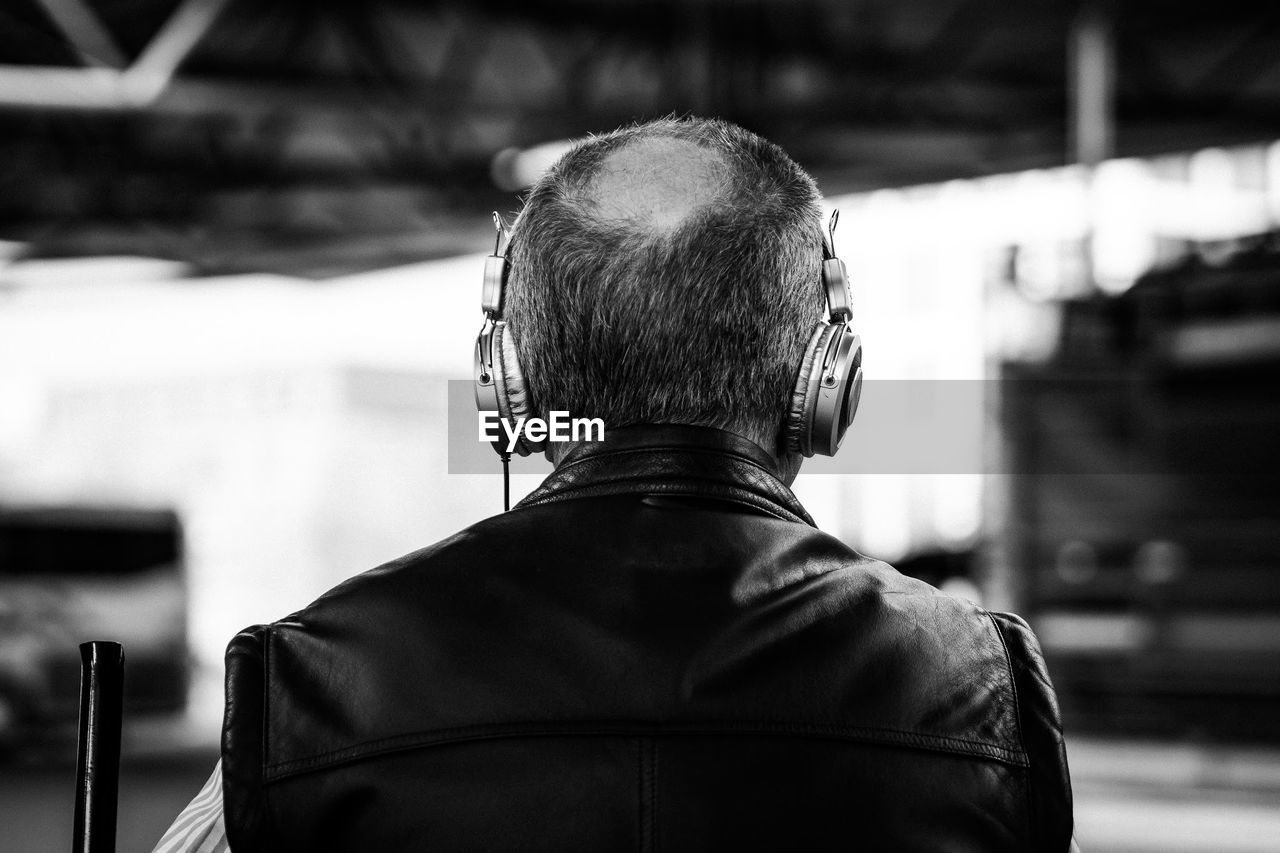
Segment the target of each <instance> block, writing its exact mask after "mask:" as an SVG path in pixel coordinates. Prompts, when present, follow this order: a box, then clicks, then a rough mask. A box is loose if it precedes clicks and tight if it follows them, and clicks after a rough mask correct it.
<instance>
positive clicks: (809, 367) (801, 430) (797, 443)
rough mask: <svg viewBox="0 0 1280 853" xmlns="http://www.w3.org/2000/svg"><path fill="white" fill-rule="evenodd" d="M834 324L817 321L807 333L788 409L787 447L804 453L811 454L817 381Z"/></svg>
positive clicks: (833, 331)
mask: <svg viewBox="0 0 1280 853" xmlns="http://www.w3.org/2000/svg"><path fill="white" fill-rule="evenodd" d="M836 330H837V327H836V326H834V325H829V324H827V323H818V324H817V325H816V326H815V327H814V330H813V334H812V335H811V336H810V337H809V345H808V346H807V347H805V351H804V357H803V358H802V359H801V360H800V370H799V371H798V372H797V373H796V384H795V389H794V390H792V392H791V405H790V407H788V409H787V428H786V429H787V432H786V447H787V449H788V450H790V451H792V452H794V453H799V454H801V455H803V456H805V457H809V456H812V455H813V420H814V411H815V409H816V408H817V405H818V381H819V380H820V379H821V377H822V364H821V361H822V356H823V354H824V353H825V352H826V351H827V346H828V345H829V344H830V342H831V336H832V335H834V334H835V333H836Z"/></svg>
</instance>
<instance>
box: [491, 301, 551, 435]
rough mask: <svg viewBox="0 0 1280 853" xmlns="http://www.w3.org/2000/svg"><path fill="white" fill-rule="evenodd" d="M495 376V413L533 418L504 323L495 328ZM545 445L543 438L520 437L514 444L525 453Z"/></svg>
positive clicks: (512, 420)
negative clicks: (534, 439)
mask: <svg viewBox="0 0 1280 853" xmlns="http://www.w3.org/2000/svg"><path fill="white" fill-rule="evenodd" d="M493 334H494V371H493V373H494V377H493V382H494V385H495V386H496V391H497V397H498V414H499V415H500V416H502V417H503V418H504V419H506V421H507V422H508V423H511V424H515V423H517V422H518V421H522V420H525V419H527V418H529V417H532V415H533V414H534V412H533V398H532V397H531V396H530V394H529V388H528V386H527V385H526V384H525V381H524V372H523V371H522V370H521V369H520V359H519V356H517V355H516V340H515V336H514V335H513V334H511V330H510V329H509V328H508V327H507V324H506V323H498V324H496V325H495V327H494V330H493ZM545 446H546V442H545V441H537V442H534V441H529V440H528V439H527V438H524V437H522V438H521V439H520V441H519V442H518V443H517V445H516V452H518V453H519V454H520V455H521V456H528V455H529V454H530V453H533V452H537V451H540V450H542V449H543V447H545Z"/></svg>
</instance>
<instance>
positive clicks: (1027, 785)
mask: <svg viewBox="0 0 1280 853" xmlns="http://www.w3.org/2000/svg"><path fill="white" fill-rule="evenodd" d="M987 617H988V618H989V619H990V620H991V624H992V625H993V626H995V629H996V636H997V637H999V638H1000V647H1001V648H1002V649H1003V650H1004V662H1005V666H1006V667H1007V668H1008V670H1009V690H1010V691H1012V692H1013V724H1014V726H1016V727H1017V730H1018V747H1019V748H1020V749H1021V750H1022V753H1023V755H1026V756H1027V767H1030V766H1031V754H1030V753H1029V752H1027V743H1026V741H1025V740H1024V739H1023V737H1022V706H1021V703H1020V702H1019V701H1018V674H1017V673H1016V672H1015V671H1014V669H1013V656H1012V655H1010V654H1009V641H1008V640H1007V639H1005V636H1004V630H1003V629H1001V627H1000V620H999V619H997V618H996V617H995V614H993V613H991V612H990V611H987ZM1022 797H1023V799H1024V800H1026V803H1027V811H1026V817H1027V826H1026V831H1027V837H1028V838H1031V837H1032V834H1033V833H1032V821H1033V820H1034V819H1035V817H1034V812H1032V807H1033V806H1034V805H1035V803H1034V801H1033V798H1032V796H1031V774H1030V773H1028V774H1027V775H1026V778H1025V781H1024V784H1023V786H1022Z"/></svg>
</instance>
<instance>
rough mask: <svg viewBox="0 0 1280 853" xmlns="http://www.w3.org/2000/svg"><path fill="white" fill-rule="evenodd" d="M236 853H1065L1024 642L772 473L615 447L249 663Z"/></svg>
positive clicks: (285, 627)
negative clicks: (822, 520)
mask: <svg viewBox="0 0 1280 853" xmlns="http://www.w3.org/2000/svg"><path fill="white" fill-rule="evenodd" d="M223 784H224V798H225V799H224V806H225V811H226V821H227V830H228V835H229V837H230V841H231V849H232V850H234V851H235V853H251V851H259V850H263V851H267V850H269V851H273V853H278V851H287V850H306V851H315V850H377V851H392V850H512V849H520V850H555V851H568V850H608V851H612V850H755V849H768V850H781V849H786V850H817V849H835V848H840V849H855V850H872V851H880V850H910V851H931V853H932V851H979V850H980V851H1028V850H1054V851H1065V850H1067V848H1068V844H1069V840H1070V836H1071V828H1072V819H1071V791H1070V783H1069V780H1068V777H1067V766H1066V757H1065V754H1064V751H1063V743H1062V733H1061V728H1060V725H1059V718H1058V710H1057V705H1056V702H1055V698H1054V694H1053V689H1052V687H1051V686H1050V684H1049V679H1048V676H1047V674H1046V672H1045V667H1044V662H1043V660H1042V659H1041V656H1040V652H1039V649H1038V648H1037V645H1036V640H1035V638H1034V637H1033V636H1032V634H1031V631H1030V630H1029V629H1028V628H1027V626H1026V624H1025V623H1023V622H1022V621H1021V620H1020V619H1018V617H1016V616H1009V615H1004V614H996V613H988V612H986V611H984V610H981V609H979V608H977V607H975V606H973V605H971V604H969V603H967V602H964V601H959V600H956V599H953V598H950V597H947V596H944V595H941V594H939V593H938V592H937V591H936V590H934V589H933V588H932V587H930V586H927V585H926V584H923V583H920V582H918V581H915V580H911V579H909V578H905V577H903V576H901V575H899V574H898V573H897V572H896V571H894V570H893V569H892V568H890V567H889V566H887V565H885V564H884V563H880V562H877V561H875V560H871V559H868V558H866V557H863V556H861V555H859V554H857V553H856V552H854V551H852V550H850V549H849V548H848V547H846V546H845V545H844V544H842V543H841V542H840V541H839V540H837V539H835V538H833V537H831V536H828V535H826V534H824V533H822V532H820V531H818V530H817V529H815V528H814V527H813V524H812V521H811V520H810V518H809V516H808V515H807V514H806V512H805V511H804V509H803V508H802V507H801V506H800V504H799V503H798V502H797V501H796V499H795V497H794V496H793V495H792V494H791V492H790V490H788V489H787V488H786V487H785V486H784V485H783V484H782V483H781V482H779V481H778V479H777V478H776V477H775V475H774V473H773V468H772V465H771V460H770V459H769V457H768V456H767V455H766V454H764V453H763V452H762V451H760V449H759V448H757V447H755V445H753V444H750V443H749V442H746V441H744V440H742V439H739V438H737V437H736V436H733V435H730V434H728V433H723V432H720V431H717V430H708V429H699V428H690V427H658V428H643V429H630V430H618V431H615V432H613V433H612V435H611V436H610V438H609V441H608V442H606V443H605V444H604V445H602V446H596V447H584V448H580V449H579V450H578V451H576V452H575V453H574V455H573V456H572V457H571V458H569V459H567V460H566V461H564V462H562V464H561V465H560V467H559V468H558V469H557V470H556V472H555V473H554V474H552V475H551V476H550V477H549V478H548V479H547V481H546V482H545V483H544V484H543V485H542V486H541V487H540V488H539V489H538V490H537V491H535V492H534V493H533V494H531V495H530V496H529V497H528V498H526V499H525V500H524V501H523V502H521V503H520V504H519V505H518V506H517V507H516V508H515V509H514V510H513V511H511V512H509V513H506V514H504V515H501V516H496V517H494V518H490V519H488V520H485V521H482V522H480V523H479V524H476V525H474V526H473V527H470V528H468V529H466V530H464V531H462V532H461V533H458V534H457V535H455V536H452V537H450V538H449V539H446V540H444V541H443V542H440V543H438V544H436V545H432V546H431V547H429V548H425V549H423V550H421V551H417V552H415V553H413V554H409V555H408V556H406V557H403V558H402V559H400V560H397V561H395V562H392V563H389V564H387V565H385V566H382V567H380V568H378V569H374V570H373V571H371V572H367V573H365V574H363V575H359V576H357V577H355V578H352V579H351V580H349V581H347V582H346V583H344V584H342V585H340V586H338V587H337V588H335V589H334V590H332V591H331V592H329V593H327V594H326V595H325V596H323V597H322V598H320V599H319V600H318V601H316V602H315V603H314V604H312V605H311V606H310V607H308V608H306V609H305V610H303V611H301V612H299V613H297V614H294V615H293V616H291V617H289V618H287V619H284V620H282V621H280V622H277V623H275V624H273V625H267V626H258V627H255V628H251V629H249V630H247V631H245V632H243V633H241V634H240V635H239V636H237V637H236V638H235V639H234V640H233V641H232V643H231V645H230V648H229V649H228V652H227V711H226V721H225V729H224V734H223Z"/></svg>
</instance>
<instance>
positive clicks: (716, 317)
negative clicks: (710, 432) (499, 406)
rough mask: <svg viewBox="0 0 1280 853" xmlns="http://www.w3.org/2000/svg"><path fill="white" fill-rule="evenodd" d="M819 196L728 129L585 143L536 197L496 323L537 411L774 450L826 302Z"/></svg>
mask: <svg viewBox="0 0 1280 853" xmlns="http://www.w3.org/2000/svg"><path fill="white" fill-rule="evenodd" d="M818 198H819V196H818V191H817V188H816V187H815V186H814V184H813V181H812V180H811V179H810V178H809V176H808V175H806V174H805V173H804V171H803V170H801V169H800V167H799V166H797V165H796V164H795V163H794V162H792V160H791V159H790V158H788V157H787V155H786V154H785V153H783V151H782V150H781V149H780V148H778V147H777V146H775V145H773V144H772V143H769V142H767V141H765V140H763V139H761V138H759V137H758V136H755V135H754V134H752V133H749V132H748V131H745V130H743V129H742V128H739V127H736V126H734V125H731V124H727V123H725V122H720V121H707V120H702V119H664V120H661V121H656V122H652V123H649V124H644V125H639V126H636V127H630V128H625V129H622V130H618V131H615V132H614V133H611V134H607V135H604V136H598V137H593V138H591V139H589V140H587V141H586V142H584V143H582V144H580V145H579V146H578V147H576V148H575V149H574V150H572V151H570V152H569V153H568V154H566V155H565V156H564V157H563V158H562V159H561V160H560V161H559V162H558V163H557V164H556V165H555V166H554V167H552V169H551V170H550V171H549V172H548V173H547V174H546V175H545V176H544V177H543V178H542V179H541V180H540V181H539V182H538V183H537V184H536V185H535V186H534V188H533V190H532V191H531V194H530V196H529V199H528V201H527V203H526V204H525V206H524V209H523V210H522V212H521V213H520V217H519V219H518V220H517V221H516V224H515V227H514V229H513V232H512V238H511V245H510V247H509V249H508V251H507V257H508V258H509V264H510V269H511V272H510V279H509V282H508V290H507V298H506V311H505V313H506V318H507V322H508V325H509V327H510V329H511V332H512V334H513V335H514V337H515V341H516V349H517V354H518V356H519V359H520V364H521V365H522V367H523V372H524V374H525V376H526V378H527V382H528V386H529V391H530V394H531V396H532V398H533V399H534V401H535V402H536V405H537V407H538V408H539V409H540V410H541V411H542V412H543V413H545V412H548V411H550V410H553V409H556V410H565V411H569V412H571V413H572V414H573V415H575V416H586V417H599V418H602V419H603V420H604V422H605V424H606V425H607V426H608V427H609V428H611V429H612V428H617V427H622V426H628V425H632V424H643V423H654V424H657V423H668V424H694V425H702V426H713V427H719V428H721V429H727V430H730V431H732V432H736V433H739V434H741V435H744V436H746V437H747V438H750V439H752V440H753V441H755V442H756V443H757V444H760V445H761V446H762V447H764V448H765V449H766V450H768V451H770V452H774V453H778V455H779V456H781V453H780V452H779V451H778V445H777V439H778V434H779V430H780V428H781V425H782V423H783V421H784V418H785V417H786V412H787V407H788V405H789V401H790V397H791V392H792V390H793V388H794V386H795V381H796V371H797V368H798V366H799V364H800V362H801V359H802V356H803V353H804V350H805V346H806V344H807V343H808V341H809V338H810V336H811V334H812V332H813V329H814V325H815V323H816V322H817V321H818V320H819V319H821V317H822V315H823V308H824V305H825V295H824V291H823V287H822V284H821V263H822V226H821V211H820V208H819V205H818Z"/></svg>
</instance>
